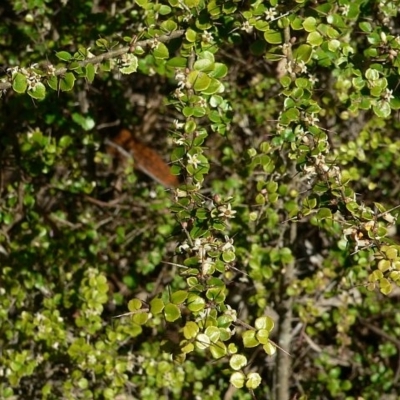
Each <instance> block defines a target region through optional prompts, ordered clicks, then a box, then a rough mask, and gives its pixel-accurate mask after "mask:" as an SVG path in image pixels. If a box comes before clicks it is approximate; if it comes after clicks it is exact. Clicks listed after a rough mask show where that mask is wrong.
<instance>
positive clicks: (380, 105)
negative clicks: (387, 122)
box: [372, 101, 392, 118]
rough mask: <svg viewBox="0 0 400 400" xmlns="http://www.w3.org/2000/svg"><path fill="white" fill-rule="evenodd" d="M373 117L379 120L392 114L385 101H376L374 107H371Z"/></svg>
mask: <svg viewBox="0 0 400 400" xmlns="http://www.w3.org/2000/svg"><path fill="white" fill-rule="evenodd" d="M372 109H373V110H374V113H375V115H377V116H378V117H379V118H387V117H389V116H390V114H391V113H392V109H391V108H390V104H389V103H388V102H387V101H378V102H377V103H376V105H374V106H373V107H372Z"/></svg>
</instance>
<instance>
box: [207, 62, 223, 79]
mask: <svg viewBox="0 0 400 400" xmlns="http://www.w3.org/2000/svg"><path fill="white" fill-rule="evenodd" d="M227 74H228V67H227V66H226V65H225V64H222V63H215V64H214V70H213V71H211V72H210V73H209V74H208V76H209V77H210V78H215V79H221V78H223V77H225V76H226V75H227Z"/></svg>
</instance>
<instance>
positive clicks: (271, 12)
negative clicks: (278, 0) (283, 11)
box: [264, 8, 278, 21]
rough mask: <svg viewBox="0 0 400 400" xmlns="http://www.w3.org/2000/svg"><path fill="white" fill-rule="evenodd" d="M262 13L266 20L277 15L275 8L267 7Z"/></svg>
mask: <svg viewBox="0 0 400 400" xmlns="http://www.w3.org/2000/svg"><path fill="white" fill-rule="evenodd" d="M264 14H265V19H266V20H267V21H272V20H274V19H275V17H276V16H277V15H278V12H277V11H276V9H275V8H269V9H268V10H267V11H265V12H264Z"/></svg>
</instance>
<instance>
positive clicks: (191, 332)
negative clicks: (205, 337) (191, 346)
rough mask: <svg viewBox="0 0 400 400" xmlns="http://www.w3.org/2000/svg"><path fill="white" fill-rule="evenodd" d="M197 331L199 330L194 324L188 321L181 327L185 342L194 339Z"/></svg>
mask: <svg viewBox="0 0 400 400" xmlns="http://www.w3.org/2000/svg"><path fill="white" fill-rule="evenodd" d="M199 330H200V328H199V326H198V325H197V324H196V323H195V322H193V321H189V322H187V323H186V324H185V326H184V327H183V336H184V337H185V338H186V339H187V340H190V339H194V338H195V337H196V336H197V334H198V333H199Z"/></svg>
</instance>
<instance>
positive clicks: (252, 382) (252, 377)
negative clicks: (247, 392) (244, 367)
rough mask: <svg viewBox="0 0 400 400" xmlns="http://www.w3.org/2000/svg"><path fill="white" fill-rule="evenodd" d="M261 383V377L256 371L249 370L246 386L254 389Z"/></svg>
mask: <svg viewBox="0 0 400 400" xmlns="http://www.w3.org/2000/svg"><path fill="white" fill-rule="evenodd" d="M260 384H261V377H260V375H259V374H258V373H257V372H250V373H249V374H248V375H247V380H246V387H247V388H249V389H252V390H254V389H256V388H257V387H258V386H260Z"/></svg>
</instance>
